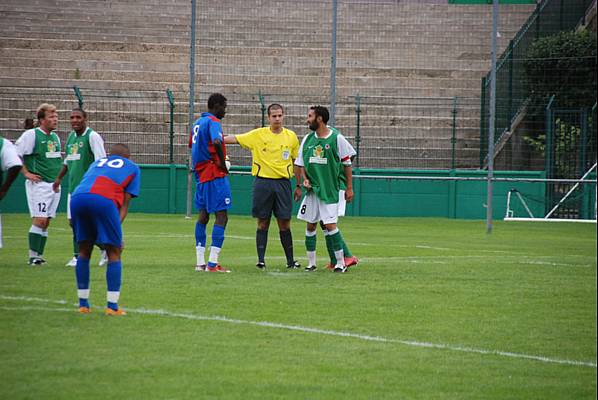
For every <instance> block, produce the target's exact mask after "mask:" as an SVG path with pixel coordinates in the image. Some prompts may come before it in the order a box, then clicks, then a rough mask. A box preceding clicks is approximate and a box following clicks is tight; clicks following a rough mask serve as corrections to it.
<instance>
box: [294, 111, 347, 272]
mask: <svg viewBox="0 0 598 400" xmlns="http://www.w3.org/2000/svg"><path fill="white" fill-rule="evenodd" d="M328 119H329V113H328V109H327V108H326V107H322V106H313V107H311V108H310V109H309V112H308V115H307V124H308V126H309V129H310V130H311V132H310V133H308V134H307V135H306V136H305V137H304V138H303V141H302V142H301V147H300V149H299V155H298V157H297V159H296V160H295V165H296V166H298V167H299V169H300V174H301V179H302V186H303V187H304V188H305V189H307V193H306V194H305V197H304V198H303V201H302V202H301V206H300V207H299V213H298V215H297V218H299V219H301V220H304V221H306V222H307V229H306V231H305V246H306V249H307V261H308V265H307V267H306V271H315V269H316V228H317V225H318V222H319V221H322V222H323V224H324V226H325V228H326V231H327V234H328V236H329V240H330V242H331V244H332V248H333V250H334V255H335V258H336V264H335V266H334V269H333V270H334V271H335V272H345V271H346V270H347V267H346V265H345V256H344V251H343V245H345V246H346V244H344V240H343V238H342V236H341V234H340V230H339V229H338V226H337V222H338V216H339V213H340V212H339V211H340V209H341V208H342V200H343V199H340V197H339V193H342V192H341V189H343V180H344V186H345V187H344V190H345V192H344V200H345V201H347V202H351V201H352V200H353V181H352V178H353V172H352V169H351V157H353V156H354V155H355V154H356V152H355V149H353V146H351V144H350V143H349V142H348V141H347V139H346V138H345V137H344V136H343V135H342V134H341V133H340V132H339V131H338V130H337V129H336V128H333V127H329V126H328V125H326V124H327V122H328Z"/></svg>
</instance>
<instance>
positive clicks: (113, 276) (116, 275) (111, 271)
mask: <svg viewBox="0 0 598 400" xmlns="http://www.w3.org/2000/svg"><path fill="white" fill-rule="evenodd" d="M121 276H122V263H121V262H120V261H111V262H108V267H106V283H107V285H108V308H111V309H113V310H118V297H119V296H120V283H121ZM111 300H112V301H111Z"/></svg>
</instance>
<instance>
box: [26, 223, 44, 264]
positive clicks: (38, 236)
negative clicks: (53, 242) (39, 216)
mask: <svg viewBox="0 0 598 400" xmlns="http://www.w3.org/2000/svg"><path fill="white" fill-rule="evenodd" d="M43 232H44V231H43V229H42V228H40V227H38V226H35V225H31V228H29V250H30V252H29V256H30V257H32V255H31V254H32V253H31V252H34V253H35V255H34V256H37V255H41V254H42V253H43V250H42V249H43V248H42V240H43V236H42V233H43Z"/></svg>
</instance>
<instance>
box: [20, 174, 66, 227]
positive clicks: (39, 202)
mask: <svg viewBox="0 0 598 400" xmlns="http://www.w3.org/2000/svg"><path fill="white" fill-rule="evenodd" d="M25 193H26V194H27V204H28V205H29V214H30V215H31V217H32V218H34V217H42V218H54V217H55V216H56V210H57V209H58V203H60V192H58V193H56V192H54V190H52V183H49V182H43V181H42V182H32V181H30V180H29V179H27V180H25Z"/></svg>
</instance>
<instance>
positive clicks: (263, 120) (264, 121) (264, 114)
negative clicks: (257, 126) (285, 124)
mask: <svg viewBox="0 0 598 400" xmlns="http://www.w3.org/2000/svg"><path fill="white" fill-rule="evenodd" d="M257 95H258V98H259V99H260V107H261V110H262V128H263V127H264V126H266V103H265V102H264V96H263V95H262V91H261V90H260V91H259V92H258V94H257Z"/></svg>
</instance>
